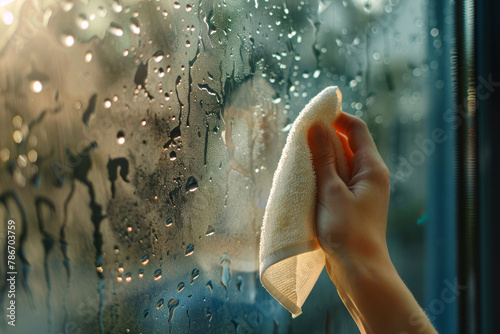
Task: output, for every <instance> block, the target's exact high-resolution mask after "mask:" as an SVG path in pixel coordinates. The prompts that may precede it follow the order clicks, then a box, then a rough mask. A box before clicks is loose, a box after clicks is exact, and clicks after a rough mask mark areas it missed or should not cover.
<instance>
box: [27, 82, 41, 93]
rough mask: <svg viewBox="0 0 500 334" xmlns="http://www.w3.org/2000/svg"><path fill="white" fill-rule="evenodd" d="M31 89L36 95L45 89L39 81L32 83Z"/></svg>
mask: <svg viewBox="0 0 500 334" xmlns="http://www.w3.org/2000/svg"><path fill="white" fill-rule="evenodd" d="M30 87H31V90H32V91H33V92H34V93H40V92H41V91H42V89H43V85H42V83H41V82H40V81H38V80H35V81H32V82H31V85H30Z"/></svg>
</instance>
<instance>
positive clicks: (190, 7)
mask: <svg viewBox="0 0 500 334" xmlns="http://www.w3.org/2000/svg"><path fill="white" fill-rule="evenodd" d="M192 9H193V6H191V5H190V4H187V5H186V12H190V11H191V10H192Z"/></svg>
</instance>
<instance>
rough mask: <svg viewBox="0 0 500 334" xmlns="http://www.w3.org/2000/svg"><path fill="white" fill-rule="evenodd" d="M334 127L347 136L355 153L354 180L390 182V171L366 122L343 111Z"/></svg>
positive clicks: (353, 161) (353, 164) (376, 182)
mask: <svg viewBox="0 0 500 334" xmlns="http://www.w3.org/2000/svg"><path fill="white" fill-rule="evenodd" d="M334 127H335V129H336V130H337V131H339V132H341V133H343V134H345V135H346V136H347V138H348V144H349V147H350V148H351V150H352V152H353V153H354V157H353V159H352V171H353V178H352V181H353V182H354V183H357V181H360V180H361V179H366V180H368V181H370V182H371V183H374V184H384V185H385V184H386V183H388V182H387V181H388V180H389V171H388V169H387V166H386V165H385V163H384V160H383V159H382V157H381V156H380V154H379V153H378V150H377V147H376V146H375V142H374V141H373V138H372V136H371V134H370V131H369V130H368V127H367V125H366V123H365V122H363V120H361V119H360V118H358V117H355V116H352V115H349V114H346V113H345V112H342V113H341V114H340V115H339V117H338V118H337V120H336V121H335V124H334ZM356 175H357V176H356ZM372 181H373V182H372ZM379 181H380V182H379Z"/></svg>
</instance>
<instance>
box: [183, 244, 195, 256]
mask: <svg viewBox="0 0 500 334" xmlns="http://www.w3.org/2000/svg"><path fill="white" fill-rule="evenodd" d="M193 252H194V245H193V244H189V245H188V246H187V248H186V253H185V254H184V255H185V256H189V255H192V254H193Z"/></svg>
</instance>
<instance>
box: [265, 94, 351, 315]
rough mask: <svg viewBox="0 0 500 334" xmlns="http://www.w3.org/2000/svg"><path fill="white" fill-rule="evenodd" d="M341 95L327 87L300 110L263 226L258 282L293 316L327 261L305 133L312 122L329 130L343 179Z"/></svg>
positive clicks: (296, 313)
mask: <svg viewBox="0 0 500 334" xmlns="http://www.w3.org/2000/svg"><path fill="white" fill-rule="evenodd" d="M341 104H342V95H341V93H340V90H339V89H338V87H336V86H332V87H328V88H325V89H324V90H323V91H321V92H320V93H319V94H318V95H317V96H316V97H314V98H313V99H312V100H311V101H310V102H309V103H308V104H307V105H306V106H305V108H304V109H303V110H302V111H301V112H300V114H299V115H298V116H297V118H296V120H295V121H294V123H293V125H292V128H291V129H290V132H289V134H288V137H287V140H286V144H285V147H284V148H283V152H282V154H281V158H280V161H279V163H278V167H277V169H276V172H275V173H274V177H273V184H272V188H271V192H270V195H269V199H268V202H267V206H266V210H265V213H264V220H263V224H262V230H261V240H260V252H259V261H260V263H259V269H260V279H261V282H262V285H263V286H264V287H265V288H266V289H267V291H268V292H269V293H270V294H271V295H272V296H273V297H274V298H276V300H278V302H280V303H281V305H283V306H284V307H285V308H286V309H287V310H288V311H290V313H292V315H293V317H296V316H298V315H300V314H301V313H302V305H303V304H304V302H305V300H306V298H307V296H308V295H309V293H310V292H311V290H312V288H313V287H314V284H315V283H316V281H317V279H318V277H319V275H320V274H321V271H322V270H323V267H324V265H325V254H324V252H323V250H322V249H321V247H320V246H319V243H318V241H317V238H316V227H315V222H314V218H315V211H316V176H315V174H314V168H313V164H312V155H311V151H310V149H309V145H308V143H307V132H308V131H309V129H310V127H311V126H312V125H313V124H314V123H316V122H323V123H324V124H325V125H327V126H328V128H329V129H330V131H331V134H332V138H333V144H334V149H335V157H336V162H337V172H338V173H339V175H340V177H341V178H342V179H344V180H346V179H347V178H348V175H349V168H348V165H347V161H346V159H345V157H344V152H343V148H342V144H341V142H340V140H339V139H338V137H337V135H336V133H335V130H334V129H333V127H332V124H333V123H334V122H335V119H336V118H337V116H338V115H339V114H340V110H341Z"/></svg>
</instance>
